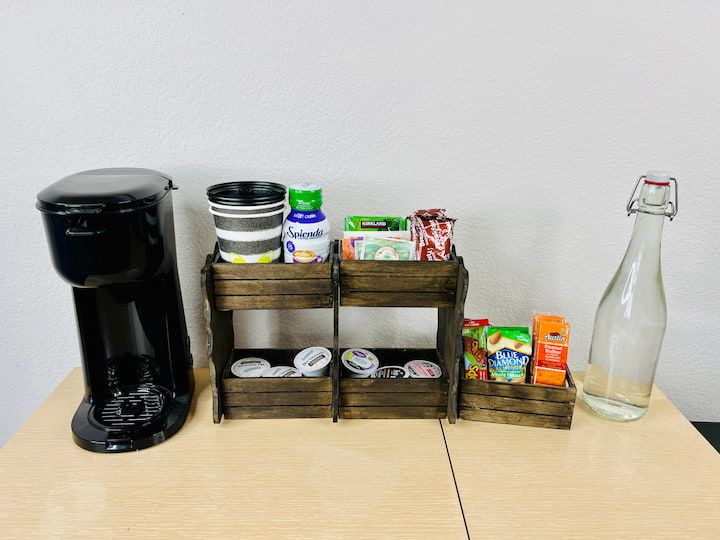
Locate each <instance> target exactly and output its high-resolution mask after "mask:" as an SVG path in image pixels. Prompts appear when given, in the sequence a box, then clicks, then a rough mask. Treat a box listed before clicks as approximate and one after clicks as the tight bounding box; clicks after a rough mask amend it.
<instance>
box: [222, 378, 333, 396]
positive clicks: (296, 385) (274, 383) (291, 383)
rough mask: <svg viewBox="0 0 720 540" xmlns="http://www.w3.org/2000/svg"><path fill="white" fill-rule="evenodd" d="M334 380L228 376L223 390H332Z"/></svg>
mask: <svg viewBox="0 0 720 540" xmlns="http://www.w3.org/2000/svg"><path fill="white" fill-rule="evenodd" d="M331 390H332V381H331V380H330V377H317V378H315V377H279V378H274V377H272V378H271V377H268V378H264V377H258V378H244V379H243V378H228V379H223V391H224V392H226V393H229V392H243V393H249V394H252V393H261V394H267V393H269V392H278V393H284V392H309V393H313V392H330V391H331Z"/></svg>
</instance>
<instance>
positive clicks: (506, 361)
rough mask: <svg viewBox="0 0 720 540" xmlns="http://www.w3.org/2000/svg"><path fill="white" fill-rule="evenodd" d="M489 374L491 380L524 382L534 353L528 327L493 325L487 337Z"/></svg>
mask: <svg viewBox="0 0 720 540" xmlns="http://www.w3.org/2000/svg"><path fill="white" fill-rule="evenodd" d="M487 355H488V356H487V360H488V376H489V378H490V380H491V381H503V382H511V383H524V382H525V380H526V376H527V365H528V362H529V361H530V356H531V355H532V337H531V335H530V331H529V330H528V328H527V327H516V326H492V327H490V328H489V329H488V337H487Z"/></svg>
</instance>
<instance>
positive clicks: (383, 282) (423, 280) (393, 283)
mask: <svg viewBox="0 0 720 540" xmlns="http://www.w3.org/2000/svg"><path fill="white" fill-rule="evenodd" d="M456 284H457V279H456V278H453V277H448V276H410V277H404V276H367V275H361V276H355V275H348V276H346V277H345V279H343V280H342V281H341V290H342V291H343V293H349V292H360V291H375V292H423V291H433V292H443V293H448V294H454V293H455V288H456Z"/></svg>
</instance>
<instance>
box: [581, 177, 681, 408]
mask: <svg viewBox="0 0 720 540" xmlns="http://www.w3.org/2000/svg"><path fill="white" fill-rule="evenodd" d="M640 182H642V186H641V187H640V194H639V196H638V198H636V199H633V196H634V195H635V193H636V192H637V190H638V186H640ZM671 182H672V185H673V186H674V188H675V202H674V203H673V202H672V201H670V196H671V193H670V191H671ZM626 209H627V212H628V216H629V215H630V214H633V213H636V214H637V217H636V219H635V227H634V228H633V232H632V236H631V238H630V244H629V245H628V248H627V251H626V252H625V257H624V258H623V260H622V263H620V267H619V268H618V270H617V272H616V273H615V276H614V277H613V278H612V280H611V281H610V283H609V285H608V286H607V289H606V290H605V294H604V295H603V297H602V299H601V300H600V304H599V306H598V308H597V312H596V314H595V324H594V327H593V335H592V341H591V344H590V358H589V363H588V368H587V373H586V374H585V382H584V384H583V401H584V402H585V403H586V404H587V406H588V407H589V408H590V410H592V411H593V412H594V413H595V414H597V415H599V416H601V417H603V418H607V419H608V420H615V421H619V422H627V421H630V420H637V419H638V418H640V417H642V416H643V415H644V414H645V413H646V412H647V409H648V405H649V403H650V393H651V391H652V386H653V381H654V380H655V371H656V368H657V364H658V359H659V357H660V349H661V347H662V341H663V337H664V335H665V326H666V322H667V309H666V304H665V289H664V288H663V281H662V272H661V269H660V244H661V237H662V229H663V222H664V221H665V218H666V217H669V218H670V220H672V219H673V217H675V214H676V213H677V182H676V181H675V179H674V178H670V175H669V174H667V173H665V172H661V171H651V172H648V173H647V175H646V176H641V177H640V178H638V181H637V183H636V184H635V189H634V190H633V192H632V193H631V194H630V199H629V200H628V204H627V207H626Z"/></svg>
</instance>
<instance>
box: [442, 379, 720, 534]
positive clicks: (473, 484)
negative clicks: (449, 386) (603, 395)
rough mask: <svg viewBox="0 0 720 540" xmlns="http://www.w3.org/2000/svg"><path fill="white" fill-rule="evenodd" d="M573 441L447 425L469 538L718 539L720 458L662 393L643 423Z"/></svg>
mask: <svg viewBox="0 0 720 540" xmlns="http://www.w3.org/2000/svg"><path fill="white" fill-rule="evenodd" d="M583 375H584V374H582V373H580V374H575V382H576V384H577V386H578V403H577V404H576V406H575V412H574V415H573V422H572V428H571V429H570V430H569V431H565V430H556V429H539V428H532V427H524V426H511V425H506V424H487V423H486V424H483V425H482V426H478V425H477V424H473V423H471V422H460V421H458V423H457V424H455V425H452V426H450V425H447V424H444V425H443V427H444V431H445V436H446V438H447V445H448V449H449V454H450V456H451V459H452V466H453V469H454V471H455V475H456V478H457V486H458V492H459V494H460V499H461V501H462V505H463V510H464V514H465V519H466V521H467V525H468V530H469V533H470V537H471V538H473V539H476V538H500V537H502V538H508V537H510V538H512V537H516V538H544V537H553V538H563V539H565V538H652V539H656V538H714V539H717V538H720V455H719V454H718V453H717V452H716V451H715V449H714V448H713V447H712V446H711V445H710V444H709V443H708V442H707V441H706V440H705V439H704V438H703V437H702V436H701V435H700V434H699V433H698V432H697V430H696V429H695V428H694V427H693V426H692V424H690V422H688V421H687V420H686V419H685V418H684V417H683V416H682V414H681V413H680V412H679V411H678V410H677V409H676V408H675V406H674V405H673V404H672V403H671V402H670V400H668V399H667V398H666V397H665V396H664V395H663V394H662V392H660V391H659V390H658V389H657V388H654V389H653V397H652V401H651V404H650V408H649V409H648V413H647V414H646V416H645V417H644V418H641V419H640V420H638V421H636V422H630V423H617V422H610V421H606V420H602V419H600V418H598V417H597V416H595V415H593V414H592V413H591V412H590V411H589V410H588V409H587V408H586V407H585V405H584V404H582V398H581V397H580V395H581V393H582V381H583Z"/></svg>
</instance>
